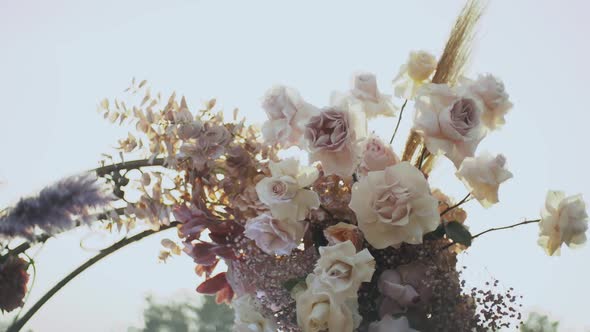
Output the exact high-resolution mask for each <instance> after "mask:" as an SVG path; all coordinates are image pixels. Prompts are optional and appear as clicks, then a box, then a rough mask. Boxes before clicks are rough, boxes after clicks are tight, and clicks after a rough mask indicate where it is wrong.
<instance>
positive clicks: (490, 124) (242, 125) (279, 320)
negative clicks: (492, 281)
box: [0, 1, 588, 332]
mask: <svg viewBox="0 0 590 332" xmlns="http://www.w3.org/2000/svg"><path fill="white" fill-rule="evenodd" d="M480 15H481V6H480V4H479V3H478V2H477V1H471V2H469V3H468V4H467V6H466V7H465V9H464V10H463V12H462V13H461V15H460V16H459V18H458V20H457V22H456V25H455V27H454V28H453V30H452V33H451V37H450V39H449V41H448V43H447V45H446V47H445V49H444V51H443V52H442V54H441V55H440V57H438V60H437V57H436V56H435V55H432V54H429V53H427V52H424V51H417V52H411V53H410V55H409V57H408V60H407V63H406V64H404V65H402V66H401V68H400V72H399V74H398V75H397V76H396V77H395V78H394V79H393V85H394V96H390V95H387V94H383V93H381V92H380V90H379V89H378V87H377V83H376V82H377V80H376V77H375V75H373V74H371V73H364V72H363V73H357V74H355V75H354V77H353V81H352V82H353V83H352V86H351V89H350V90H349V91H347V92H335V93H333V94H332V96H331V98H330V103H329V105H328V106H326V107H323V108H319V107H316V106H314V105H312V104H310V103H308V102H306V101H305V100H304V98H303V97H302V96H301V95H300V94H299V93H298V92H297V90H295V89H293V88H291V87H286V86H275V87H272V88H271V89H270V90H269V91H267V92H266V94H265V95H264V97H263V100H262V108H263V109H264V111H265V112H266V114H267V116H268V120H267V121H266V122H265V123H264V124H263V125H262V127H261V129H258V128H257V127H256V126H250V125H247V124H246V122H245V119H243V120H238V115H239V114H238V112H237V111H235V112H234V116H233V120H232V121H225V120H224V115H223V113H222V112H220V111H216V110H215V100H211V101H209V102H208V103H206V105H204V107H203V108H202V109H200V110H198V111H196V112H191V111H190V110H189V107H188V104H187V102H186V100H185V99H184V98H180V99H179V98H177V97H176V95H175V94H173V95H172V96H170V98H168V99H164V98H162V96H161V95H160V94H157V95H152V93H151V92H150V89H149V88H148V86H147V84H146V82H145V81H142V82H139V83H136V82H135V81H133V83H132V85H131V87H130V88H129V89H128V90H127V92H129V99H131V100H132V101H131V102H129V101H127V102H125V101H121V100H118V99H115V100H114V102H112V101H109V100H106V99H105V100H104V101H103V102H102V103H101V104H100V107H99V110H100V111H101V112H102V113H103V114H104V117H105V118H107V119H109V120H110V121H112V122H116V121H118V122H119V123H120V124H129V123H130V124H132V125H134V126H135V129H136V132H137V133H135V135H134V134H132V133H129V135H128V137H127V138H125V139H123V140H120V141H119V150H120V152H121V156H123V155H133V154H141V155H145V154H146V153H147V159H144V160H136V161H131V162H122V163H119V164H112V165H107V164H106V163H105V164H103V166H102V167H100V168H99V169H97V170H95V173H96V174H97V175H98V176H99V177H101V178H103V179H106V181H107V182H108V183H109V184H110V185H111V186H112V188H113V193H114V195H115V196H116V197H117V198H118V200H119V202H118V203H122V204H123V205H121V206H119V207H118V208H116V209H113V210H111V211H107V212H105V213H103V214H100V215H99V216H98V217H99V218H98V219H101V220H103V222H104V223H105V225H106V227H107V228H108V229H115V228H117V229H119V230H121V229H123V230H132V229H134V228H136V227H138V225H139V224H140V222H144V223H146V224H147V225H149V226H150V228H151V229H152V232H155V231H158V230H160V229H167V228H170V227H177V228H178V235H179V239H180V240H179V241H176V240H171V239H169V240H165V241H163V243H162V244H163V250H162V253H161V255H160V259H162V260H166V259H168V258H169V257H170V256H171V255H180V254H182V253H185V254H187V255H189V256H190V257H192V258H193V259H194V262H195V264H196V273H197V274H198V275H199V276H201V277H203V278H204V279H205V281H204V282H202V283H201V284H200V285H199V286H198V287H197V291H198V292H200V293H203V294H209V295H215V296H216V300H217V301H218V302H219V303H221V302H226V303H230V304H231V305H232V306H233V308H234V310H235V314H236V321H235V330H236V331H260V332H271V331H304V332H318V331H369V332H379V331H473V330H476V331H488V330H490V329H491V330H497V329H499V328H501V327H509V326H511V325H510V324H513V323H514V322H515V321H519V320H520V318H521V317H520V314H519V313H518V311H517V307H518V303H517V296H516V295H514V294H513V291H512V290H509V291H507V292H498V291H497V290H496V289H495V288H493V287H491V288H490V289H475V288H474V289H465V284H464V282H463V281H462V280H461V277H460V274H461V271H460V268H458V267H457V255H458V254H459V253H460V252H462V251H464V250H468V249H469V247H470V246H471V245H472V244H473V242H474V240H475V239H476V238H478V237H479V236H481V235H483V234H485V233H487V232H489V231H494V230H499V229H506V228H511V227H515V226H518V225H524V224H529V223H537V224H538V226H539V229H540V231H539V235H540V238H539V244H540V245H541V246H542V247H543V248H544V249H545V250H546V252H547V253H548V254H549V255H556V254H559V251H560V248H561V246H562V245H563V244H566V245H568V246H577V245H581V244H583V243H584V242H585V240H586V237H585V232H586V230H587V221H588V216H587V213H586V206H585V204H584V201H583V200H582V197H580V196H567V195H566V194H565V193H563V192H560V191H550V192H549V193H548V194H547V200H546V202H545V207H544V208H543V210H542V211H541V216H540V218H539V219H535V220H526V221H523V222H520V223H518V224H516V225H510V226H506V227H501V228H495V229H490V230H488V231H485V232H482V233H479V234H475V235H473V234H471V233H470V231H469V229H468V227H467V224H468V215H467V212H466V211H465V210H464V209H463V208H462V205H463V204H464V203H466V202H468V201H471V200H477V201H478V202H479V203H480V204H481V205H482V206H483V207H489V206H491V205H493V204H496V203H498V202H499V194H498V192H499V188H500V185H501V184H502V183H504V182H505V181H507V180H509V179H510V178H511V177H512V173H511V172H510V171H509V170H508V169H507V168H506V158H505V157H504V156H503V155H501V154H498V155H492V154H489V153H481V152H479V151H478V150H477V147H478V144H479V143H480V142H481V141H482V140H483V139H485V137H486V136H487V135H488V134H489V133H490V132H492V131H495V130H498V129H499V128H501V127H502V126H503V125H504V124H505V118H504V116H505V115H506V114H507V112H508V111H509V110H510V109H511V108H512V103H511V102H510V100H509V96H508V94H507V92H506V91H505V88H504V84H503V83H502V82H501V81H500V80H499V79H498V78H496V77H495V76H493V75H490V74H485V75H479V76H478V77H477V78H476V79H468V78H466V77H465V76H464V75H463V68H464V65H465V63H466V61H467V58H468V54H469V41H470V40H471V38H472V37H473V31H474V27H475V25H476V23H477V21H478V19H479V17H480ZM397 105H401V106H399V107H398V106H397ZM410 108H413V110H412V112H413V128H412V130H411V132H410V133H409V135H408V138H407V141H406V144H405V148H404V150H403V151H394V150H393V148H392V146H391V143H392V141H393V140H394V139H395V138H396V137H397V129H398V126H399V123H400V121H401V119H402V114H403V112H404V111H405V110H407V111H408V112H409V111H410ZM378 117H385V118H387V117H389V118H391V117H397V126H396V127H395V130H394V132H393V136H392V137H391V139H387V138H384V137H380V136H378V135H377V134H376V133H374V132H372V131H371V130H370V128H369V125H368V119H372V118H378ZM291 147H296V148H298V149H299V150H300V151H301V152H300V153H299V156H300V157H302V158H300V159H297V158H293V157H290V158H286V157H281V155H282V154H284V152H283V151H284V150H286V149H288V148H291ZM305 157H307V158H305ZM109 158H112V157H110V156H109ZM443 158H446V159H449V160H450V161H451V162H452V163H453V164H454V166H455V167H456V172H455V174H454V176H456V177H457V179H458V180H460V181H461V182H463V183H464V184H465V187H466V189H467V191H468V192H469V193H468V195H467V196H465V197H464V198H463V199H461V200H459V201H455V200H453V199H451V198H449V197H447V196H446V195H445V194H444V192H443V191H441V190H439V189H435V188H432V187H431V185H430V183H429V181H428V178H429V174H430V172H431V171H432V169H433V168H434V167H435V165H436V161H437V160H439V159H443ZM305 159H307V160H305ZM136 170H138V171H139V172H137V174H136V176H135V179H132V181H130V178H132V173H133V172H132V171H136ZM78 181H85V180H78ZM81 186H82V187H89V186H90V187H91V186H92V183H90V182H84V183H83V184H82V185H81ZM65 187H66V188H69V187H74V188H73V190H74V191H75V190H76V189H77V188H76V185H75V184H73V183H69V184H66V186H65ZM131 189H134V190H135V192H136V193H137V192H139V194H138V195H136V196H137V197H135V198H131V197H129V192H131V191H132V190H131ZM81 191H82V192H85V194H81V195H79V196H78V197H82V198H80V199H78V198H73V197H69V196H68V197H65V198H63V197H61V198H59V200H61V201H63V205H64V206H65V207H64V209H65V210H63V209H61V208H60V206H55V208H56V209H58V210H59V209H61V210H60V211H65V212H63V213H62V212H59V211H57V212H48V213H49V214H41V215H39V214H36V215H35V213H36V211H37V210H35V209H34V208H33V207H32V206H34V205H35V204H37V203H35V202H38V201H40V198H34V199H30V201H29V203H28V204H25V203H24V202H23V203H19V204H20V205H23V206H24V205H26V206H27V208H22V209H19V208H18V206H17V207H16V208H14V209H9V210H7V211H5V212H4V214H3V215H2V217H1V219H0V221H1V222H0V234H3V235H5V236H10V237H15V236H21V237H25V238H27V239H33V238H35V239H38V233H39V230H41V231H42V232H41V233H43V231H44V232H45V233H46V234H49V235H51V234H53V232H54V231H55V229H58V228H59V225H60V224H63V223H64V220H65V223H66V224H67V227H62V228H68V227H73V225H72V223H74V221H73V219H72V218H70V216H71V215H81V216H82V219H81V220H82V221H84V222H86V220H87V219H88V218H87V217H88V213H87V210H86V209H84V208H82V209H77V208H70V207H69V206H70V203H69V202H73V203H71V204H72V206H73V205H76V206H85V205H88V206H95V205H100V206H104V205H106V204H107V201H108V199H107V198H106V196H101V195H99V193H98V191H96V190H94V189H90V190H89V192H90V194H88V192H87V191H85V190H81ZM43 195H44V194H43V193H41V197H43ZM42 200H43V199H41V201H42ZM118 203H115V205H116V204H118ZM46 205H47V204H45V205H43V204H40V205H39V206H46ZM50 210H51V209H50ZM27 211H29V212H28V213H27ZM30 211H33V212H30ZM41 211H43V210H41ZM60 213H62V214H60ZM43 215H46V216H48V219H43V220H46V221H45V224H44V223H43V222H41V221H38V222H31V220H41V219H40V218H39V216H43ZM54 216H55V217H54ZM64 216H65V217H64ZM49 217H51V218H49ZM53 219H59V220H60V221H51V220H53ZM47 220H49V221H47ZM17 221H18V222H17ZM17 224H18V225H19V227H14V225H17ZM45 225H51V226H45ZM35 230H36V231H37V232H36V233H35V232H34V231H35ZM35 234H37V237H34V236H35ZM141 234H143V233H140V235H141ZM11 252H13V251H10V250H9V251H8V253H6V254H5V255H4V256H2V260H0V289H2V290H3V291H2V294H5V293H6V294H9V293H10V294H12V295H11V297H10V299H9V298H8V297H6V298H5V297H4V296H3V298H2V300H0V305H1V306H2V309H3V310H12V309H14V308H15V307H17V306H19V305H20V304H22V298H23V297H24V293H25V291H26V282H27V278H28V275H27V274H26V273H25V274H23V273H22V272H23V271H25V270H26V268H27V264H26V262H25V261H24V260H23V259H21V258H17V256H16V255H14V254H11ZM16 253H17V254H18V251H17V252H16ZM221 262H223V263H225V264H222V263H221ZM6 276H8V277H6ZM12 276H15V277H12ZM5 279H6V280H11V281H15V280H16V283H15V284H14V285H16V286H18V287H12V286H11V287H12V288H10V289H12V291H6V292H5V291H4V289H5V287H6V285H8V283H6V282H5V281H4V280H5ZM23 285H24V286H23ZM23 287H24V288H23Z"/></svg>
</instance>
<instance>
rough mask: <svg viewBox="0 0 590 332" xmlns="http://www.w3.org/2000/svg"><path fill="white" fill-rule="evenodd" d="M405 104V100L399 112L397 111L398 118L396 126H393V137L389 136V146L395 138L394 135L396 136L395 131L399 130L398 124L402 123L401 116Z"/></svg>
mask: <svg viewBox="0 0 590 332" xmlns="http://www.w3.org/2000/svg"><path fill="white" fill-rule="evenodd" d="M407 103H408V100H407V99H406V100H405V101H404V104H403V105H402V108H401V110H400V111H399V117H398V118H397V124H396V125H395V130H394V131H393V135H392V136H391V139H390V140H389V144H391V143H393V139H394V138H395V134H397V129H398V128H399V123H400V122H402V115H403V114H404V109H405V108H406V104H407Z"/></svg>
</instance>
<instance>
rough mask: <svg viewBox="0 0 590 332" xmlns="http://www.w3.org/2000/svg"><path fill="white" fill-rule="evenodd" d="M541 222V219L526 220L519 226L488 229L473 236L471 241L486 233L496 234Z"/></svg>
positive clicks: (518, 224)
mask: <svg viewBox="0 0 590 332" xmlns="http://www.w3.org/2000/svg"><path fill="white" fill-rule="evenodd" d="M539 221H541V219H535V220H525V221H523V222H519V223H517V224H514V225H510V226H504V227H497V228H490V229H488V230H485V231H483V232H481V233H478V234H476V235H473V236H472V237H471V239H475V238H476V237H479V236H481V235H484V234H485V233H489V232H494V231H499V230H503V229H509V228H514V227H517V226H521V225H526V224H532V223H538V222H539Z"/></svg>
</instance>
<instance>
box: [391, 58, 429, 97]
mask: <svg viewBox="0 0 590 332" xmlns="http://www.w3.org/2000/svg"><path fill="white" fill-rule="evenodd" d="M436 65H437V62H436V58H435V57H434V55H432V54H430V53H428V52H426V51H414V52H410V56H409V57H408V61H407V63H406V64H404V65H402V66H401V68H400V70H399V73H398V74H397V76H396V77H395V78H394V79H393V83H394V86H395V95H396V96H397V97H399V98H404V99H413V98H414V96H415V95H416V92H417V90H418V88H420V86H422V84H424V83H425V82H427V81H428V79H429V78H430V76H431V75H432V73H434V70H435V69H436Z"/></svg>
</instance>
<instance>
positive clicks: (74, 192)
mask: <svg viewBox="0 0 590 332" xmlns="http://www.w3.org/2000/svg"><path fill="white" fill-rule="evenodd" d="M112 200H113V196H112V194H111V193H109V192H107V191H106V190H105V188H104V187H103V186H102V185H100V184H99V183H97V179H96V178H95V177H93V176H90V175H82V176H72V177H68V178H65V179H63V180H61V181H59V182H57V183H55V184H53V185H50V186H48V187H45V188H43V190H41V192H40V193H39V194H38V195H37V196H34V197H27V198H22V199H21V200H20V201H19V202H18V203H17V204H16V205H15V206H14V207H12V208H9V209H8V211H7V212H6V213H5V214H4V215H3V216H0V236H6V237H9V238H11V237H24V238H26V239H27V240H29V241H35V231H36V230H37V229H40V230H42V231H43V232H45V233H47V234H49V235H53V234H56V233H59V232H62V231H65V230H68V229H72V228H74V227H76V226H77V225H78V224H84V223H88V222H90V221H92V220H93V219H94V218H93V215H91V214H89V209H93V208H99V207H103V206H105V205H107V204H108V203H110V202H111V201H112Z"/></svg>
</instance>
